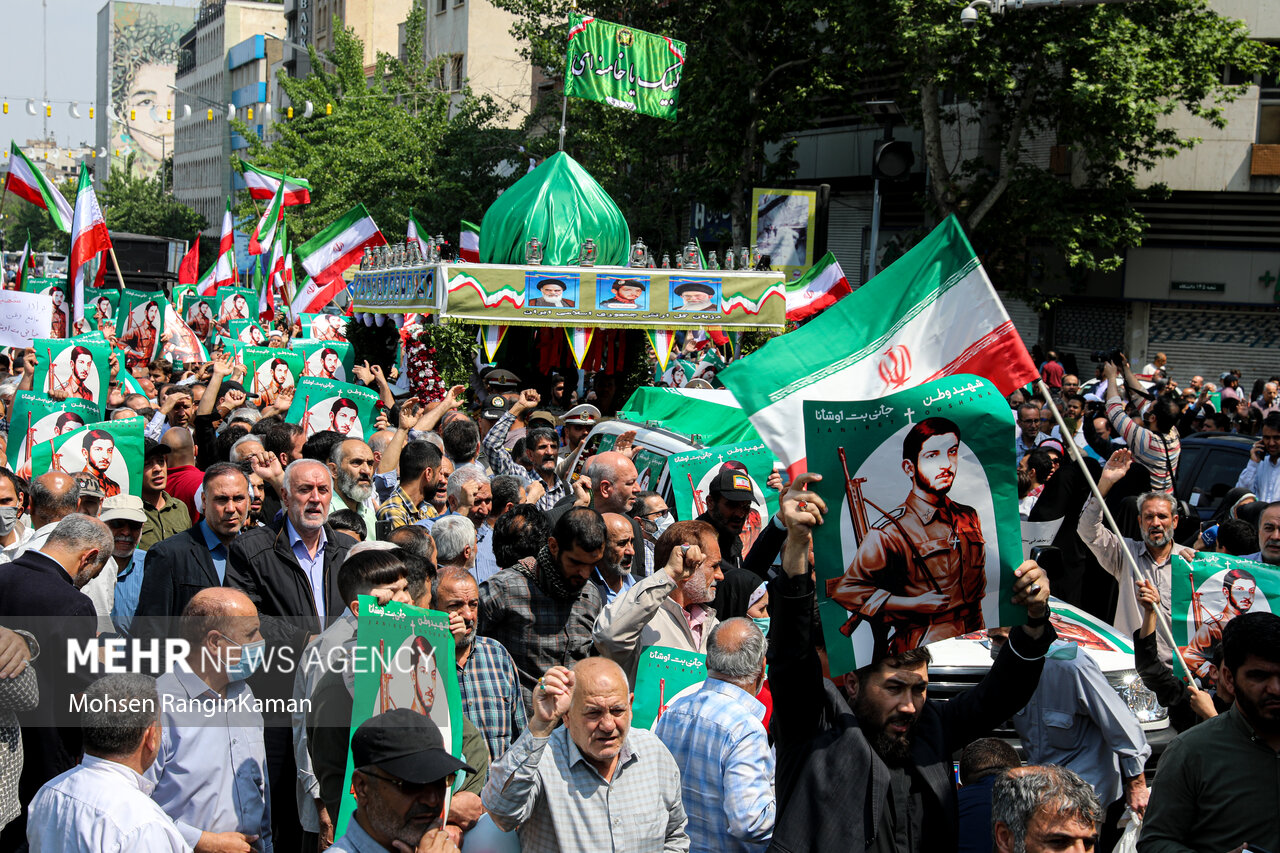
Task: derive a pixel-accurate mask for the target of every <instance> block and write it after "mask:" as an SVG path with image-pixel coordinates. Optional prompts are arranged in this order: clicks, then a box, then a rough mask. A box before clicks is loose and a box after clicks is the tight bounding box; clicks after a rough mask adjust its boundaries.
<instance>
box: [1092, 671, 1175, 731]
mask: <svg viewBox="0 0 1280 853" xmlns="http://www.w3.org/2000/svg"><path fill="white" fill-rule="evenodd" d="M1107 681H1108V683H1110V684H1111V686H1112V687H1113V688H1115V691H1116V693H1118V694H1119V695H1120V700H1121V701H1122V702H1124V703H1125V705H1127V706H1128V707H1129V710H1130V711H1132V712H1133V715H1134V716H1135V717H1137V718H1138V722H1140V723H1154V722H1157V721H1159V720H1163V719H1165V718H1166V717H1168V716H1169V711H1168V709H1166V708H1165V707H1164V706H1163V705H1161V704H1160V703H1159V702H1158V701H1157V700H1156V694H1154V693H1152V692H1151V691H1150V690H1148V689H1147V685H1145V684H1143V683H1142V679H1141V678H1139V677H1138V673H1137V671H1136V670H1132V669H1125V670H1121V671H1120V672H1113V673H1109V674H1108V675H1107Z"/></svg>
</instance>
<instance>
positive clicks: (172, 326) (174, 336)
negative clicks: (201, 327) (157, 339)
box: [160, 305, 209, 367]
mask: <svg viewBox="0 0 1280 853" xmlns="http://www.w3.org/2000/svg"><path fill="white" fill-rule="evenodd" d="M164 328H165V331H166V332H168V333H169V339H168V340H167V341H165V342H164V345H163V346H162V347H161V348H160V352H161V354H162V355H164V357H165V358H168V359H169V360H171V361H172V362H173V364H174V366H175V367H176V366H178V365H179V364H183V365H188V364H202V363H204V362H206V361H208V360H209V351H208V350H207V349H205V346H204V344H203V343H202V342H201V340H200V338H199V336H198V335H196V333H195V330H194V329H192V328H191V327H190V326H188V325H187V324H186V323H185V322H183V319H182V315H181V314H180V313H179V312H178V311H176V310H174V307H173V306H172V305H166V306H165V307H164Z"/></svg>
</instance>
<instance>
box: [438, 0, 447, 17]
mask: <svg viewBox="0 0 1280 853" xmlns="http://www.w3.org/2000/svg"><path fill="white" fill-rule="evenodd" d="M447 11H449V0H436V14H437V15H443V14H444V13H445V12H447Z"/></svg>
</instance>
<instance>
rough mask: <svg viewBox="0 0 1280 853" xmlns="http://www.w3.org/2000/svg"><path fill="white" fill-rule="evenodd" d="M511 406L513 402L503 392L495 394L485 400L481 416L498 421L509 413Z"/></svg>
mask: <svg viewBox="0 0 1280 853" xmlns="http://www.w3.org/2000/svg"><path fill="white" fill-rule="evenodd" d="M510 408H511V403H509V402H508V401H507V398H506V397H504V396H502V395H501V394H494V395H493V396H492V397H490V398H489V399H487V400H485V401H484V406H483V407H482V408H481V410H480V417H482V418H484V419H485V420H488V421H496V420H497V419H498V418H500V417H502V416H503V415H505V414H506V413H507V410H508V409H510Z"/></svg>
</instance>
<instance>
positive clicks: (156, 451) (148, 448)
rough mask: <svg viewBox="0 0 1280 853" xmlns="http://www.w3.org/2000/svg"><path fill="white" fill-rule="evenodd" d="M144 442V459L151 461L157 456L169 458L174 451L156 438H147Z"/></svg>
mask: <svg viewBox="0 0 1280 853" xmlns="http://www.w3.org/2000/svg"><path fill="white" fill-rule="evenodd" d="M142 441H143V443H142V458H144V459H150V458H151V457H152V456H156V455H160V456H168V455H169V453H170V452H171V451H172V450H173V448H172V447H170V446H169V445H167V444H161V443H160V442H158V441H156V440H155V439H154V438H145V439H143V440H142Z"/></svg>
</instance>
